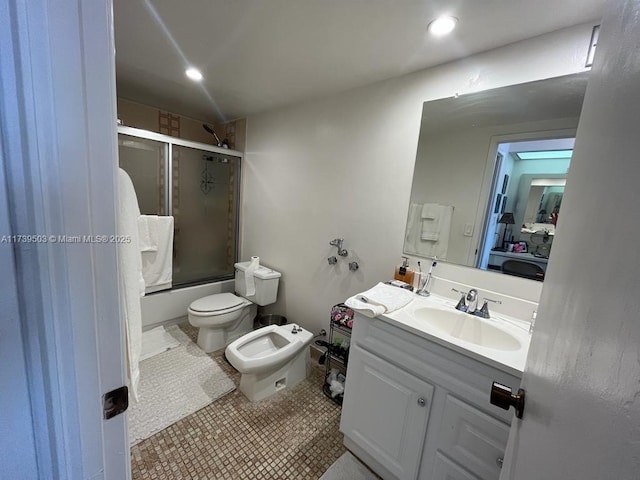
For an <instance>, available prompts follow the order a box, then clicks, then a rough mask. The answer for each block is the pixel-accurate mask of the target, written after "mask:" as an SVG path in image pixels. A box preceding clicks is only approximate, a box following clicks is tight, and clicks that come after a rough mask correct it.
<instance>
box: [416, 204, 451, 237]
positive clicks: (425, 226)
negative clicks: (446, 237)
mask: <svg viewBox="0 0 640 480" xmlns="http://www.w3.org/2000/svg"><path fill="white" fill-rule="evenodd" d="M444 208H445V207H444V206H442V205H438V204H437V203H425V204H424V205H423V206H422V214H421V217H422V230H421V232H420V239H421V240H424V241H428V242H437V241H438V240H439V239H440V230H441V229H442V223H443V220H444V219H443V214H444Z"/></svg>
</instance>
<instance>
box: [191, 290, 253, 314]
mask: <svg viewBox="0 0 640 480" xmlns="http://www.w3.org/2000/svg"><path fill="white" fill-rule="evenodd" d="M242 303H244V299H243V298H240V297H236V296H235V295H234V294H233V293H216V294H215V295H209V296H208V297H202V298H199V299H198V300H195V301H194V302H193V303H192V304H191V305H190V306H189V308H191V310H195V311H196V312H215V311H217V310H227V309H229V308H233V307H237V306H239V305H242Z"/></svg>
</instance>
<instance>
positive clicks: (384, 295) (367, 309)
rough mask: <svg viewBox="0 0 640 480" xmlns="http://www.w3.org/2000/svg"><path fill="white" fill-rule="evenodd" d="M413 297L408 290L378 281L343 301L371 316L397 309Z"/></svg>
mask: <svg viewBox="0 0 640 480" xmlns="http://www.w3.org/2000/svg"><path fill="white" fill-rule="evenodd" d="M413 298H414V296H413V294H412V293H411V292H410V291H408V290H404V289H402V288H398V287H393V286H391V285H386V284H384V283H378V284H377V285H375V286H374V287H372V288H370V289H369V290H367V291H366V292H362V293H359V294H357V295H354V296H353V297H350V298H348V299H347V300H346V301H345V302H344V303H345V304H346V305H347V306H348V307H351V308H353V309H354V310H357V311H359V312H360V313H363V314H364V315H366V316H368V317H371V318H373V317H377V316H378V315H382V314H383V313H390V312H393V311H395V310H398V309H400V308H402V307H404V306H406V305H407V304H408V303H409V302H411V301H412V300H413Z"/></svg>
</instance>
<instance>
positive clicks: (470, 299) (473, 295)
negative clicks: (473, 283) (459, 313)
mask: <svg viewBox="0 0 640 480" xmlns="http://www.w3.org/2000/svg"><path fill="white" fill-rule="evenodd" d="M476 308H478V291H477V290H476V289H475V288H472V289H471V290H469V293H467V313H471V314H474V313H476Z"/></svg>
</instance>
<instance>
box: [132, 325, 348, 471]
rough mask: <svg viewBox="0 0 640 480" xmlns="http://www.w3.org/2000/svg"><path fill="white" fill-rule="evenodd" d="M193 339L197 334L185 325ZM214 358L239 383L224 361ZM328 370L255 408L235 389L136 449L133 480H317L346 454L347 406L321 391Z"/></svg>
mask: <svg viewBox="0 0 640 480" xmlns="http://www.w3.org/2000/svg"><path fill="white" fill-rule="evenodd" d="M180 328H182V330H183V331H185V333H187V335H189V336H190V337H191V338H192V339H193V340H194V341H195V339H196V335H197V331H196V329H194V328H193V327H191V326H190V325H189V324H188V323H187V324H185V323H182V324H180ZM211 357H212V358H213V359H214V360H215V361H216V362H217V363H218V364H219V365H220V366H221V367H222V369H223V370H224V371H225V372H227V373H228V374H229V376H230V377H231V378H233V380H234V382H235V383H236V385H238V384H239V382H240V375H239V374H238V373H237V372H236V371H235V369H234V368H233V367H232V366H231V365H230V364H229V363H228V362H227V361H226V359H225V358H224V352H223V351H219V352H214V353H212V354H211ZM323 374H324V369H323V368H321V367H319V366H314V368H312V373H311V375H310V376H309V378H307V379H306V380H305V381H304V382H302V383H301V384H300V385H298V386H297V387H295V388H293V389H291V390H286V391H284V392H280V393H277V394H276V395H274V396H272V397H271V398H269V399H266V400H263V401H261V402H255V403H251V402H249V400H247V398H246V397H245V396H244V395H243V394H242V393H241V392H240V390H238V389H236V390H234V391H233V392H232V393H230V394H228V395H226V396H224V397H222V398H221V399H219V400H216V401H215V402H213V403H212V404H210V405H208V406H206V407H205V408H203V409H202V410H199V411H198V412H196V413H194V414H193V415H190V416H188V417H186V418H184V419H182V420H180V421H178V422H177V423H175V424H173V425H171V426H170V427H168V428H166V429H165V430H163V431H161V432H159V433H157V434H155V435H154V436H152V437H150V438H148V439H146V440H144V441H142V442H141V443H139V444H138V445H136V446H134V447H133V448H132V449H131V469H132V477H133V480H165V479H166V480H169V479H171V480H173V479H198V480H235V479H251V480H254V479H255V480H261V479H264V480H271V479H278V480H286V479H296V480H316V479H318V478H320V477H321V476H322V474H323V473H324V472H325V471H326V470H327V468H329V467H330V466H331V464H332V463H333V462H335V461H336V460H337V459H338V458H339V457H340V456H341V455H342V454H343V453H344V452H345V451H346V450H345V447H344V445H343V444H342V434H341V433H340V432H339V430H338V427H339V423H340V407H339V406H337V405H336V404H335V403H333V402H332V401H331V400H329V399H328V398H327V397H325V396H324V395H323V393H322V383H323Z"/></svg>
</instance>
